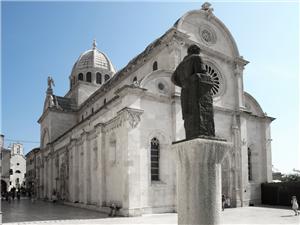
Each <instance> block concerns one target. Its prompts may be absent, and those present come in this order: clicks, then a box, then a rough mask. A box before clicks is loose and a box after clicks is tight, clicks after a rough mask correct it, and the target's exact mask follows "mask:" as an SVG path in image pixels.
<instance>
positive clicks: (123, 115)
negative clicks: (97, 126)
mask: <svg viewBox="0 0 300 225" xmlns="http://www.w3.org/2000/svg"><path fill="white" fill-rule="evenodd" d="M143 112H144V111H143V110H140V109H133V108H127V107H125V108H123V109H122V110H120V111H119V112H118V113H117V116H116V117H115V118H113V119H111V120H110V121H108V122H107V123H105V125H104V132H105V133H107V132H111V131H113V130H115V129H117V128H119V127H121V126H123V125H124V123H125V122H128V124H129V125H130V128H132V129H133V128H136V127H137V125H138V124H139V122H140V121H141V117H140V116H141V115H142V114H143Z"/></svg>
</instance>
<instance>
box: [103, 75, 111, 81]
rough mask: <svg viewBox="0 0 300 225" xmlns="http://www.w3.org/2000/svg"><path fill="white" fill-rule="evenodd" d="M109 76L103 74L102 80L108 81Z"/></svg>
mask: <svg viewBox="0 0 300 225" xmlns="http://www.w3.org/2000/svg"><path fill="white" fill-rule="evenodd" d="M109 78H110V76H109V75H108V74H105V76H104V80H105V82H106V81H108V80H109Z"/></svg>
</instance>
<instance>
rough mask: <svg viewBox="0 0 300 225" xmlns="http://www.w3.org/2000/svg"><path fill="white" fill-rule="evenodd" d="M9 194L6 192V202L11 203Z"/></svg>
mask: <svg viewBox="0 0 300 225" xmlns="http://www.w3.org/2000/svg"><path fill="white" fill-rule="evenodd" d="M9 197H10V196H9V192H8V191H7V192H5V200H6V201H8V202H10V199H9Z"/></svg>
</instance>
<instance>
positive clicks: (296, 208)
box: [291, 196, 299, 216]
mask: <svg viewBox="0 0 300 225" xmlns="http://www.w3.org/2000/svg"><path fill="white" fill-rule="evenodd" d="M291 203H292V209H293V210H294V212H295V216H298V215H299V212H298V207H299V205H298V202H297V198H296V196H292V200H291Z"/></svg>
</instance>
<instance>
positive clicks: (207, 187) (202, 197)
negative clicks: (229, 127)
mask: <svg viewBox="0 0 300 225" xmlns="http://www.w3.org/2000/svg"><path fill="white" fill-rule="evenodd" d="M231 147H232V145H231V144H230V143H228V142H225V141H217V140H209V139H202V138H196V139H193V140H189V141H184V142H180V143H176V144H173V145H172V149H173V150H174V151H176V154H177V189H178V195H177V199H178V203H177V212H178V224H211V225H214V224H220V216H221V196H222V192H221V190H222V186H221V185H222V183H221V162H222V161H223V159H224V157H225V155H226V153H227V152H228V151H229V150H230V148H231Z"/></svg>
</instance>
